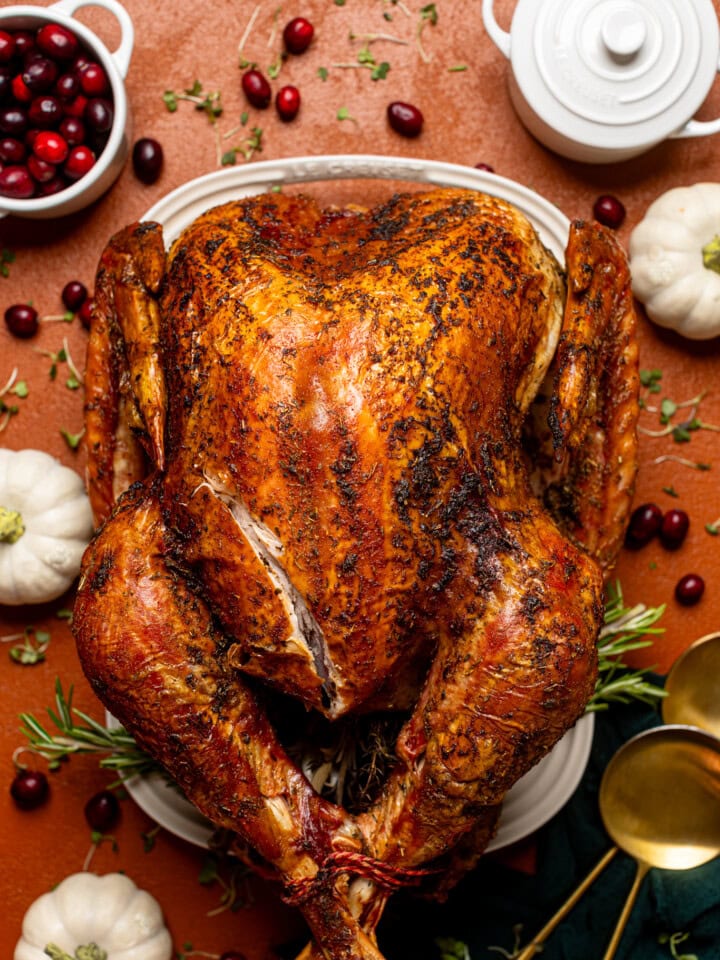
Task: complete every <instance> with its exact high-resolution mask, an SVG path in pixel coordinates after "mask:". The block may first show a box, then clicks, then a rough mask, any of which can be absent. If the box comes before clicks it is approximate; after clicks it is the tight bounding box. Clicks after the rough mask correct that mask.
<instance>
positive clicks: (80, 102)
mask: <svg viewBox="0 0 720 960" xmlns="http://www.w3.org/2000/svg"><path fill="white" fill-rule="evenodd" d="M87 105H88V98H87V97H86V96H85V94H84V93H79V94H78V95H77V96H76V97H73V99H72V100H70V101H68V103H65V104H64V105H63V110H64V111H65V116H67V117H78V119H79V118H81V117H82V116H83V114H84V113H85V107H87Z"/></svg>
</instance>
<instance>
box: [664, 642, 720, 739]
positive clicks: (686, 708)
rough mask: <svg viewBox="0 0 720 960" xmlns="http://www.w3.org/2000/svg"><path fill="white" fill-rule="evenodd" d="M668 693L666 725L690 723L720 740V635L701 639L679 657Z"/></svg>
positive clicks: (670, 680)
mask: <svg viewBox="0 0 720 960" xmlns="http://www.w3.org/2000/svg"><path fill="white" fill-rule="evenodd" d="M665 692H666V694H667V696H666V697H665V699H664V700H663V703H662V715H663V720H664V721H665V723H687V724H690V725H691V726H694V727H701V728H702V729H703V730H709V731H710V733H713V734H714V735H715V736H716V737H720V633H709V634H708V635H707V636H705V637H700V639H699V640H696V641H695V643H693V644H692V646H690V647H688V648H687V650H685V652H684V653H683V654H681V656H680V657H678V659H677V660H676V661H675V663H674V664H673V666H672V669H671V670H670V673H669V674H668V675H667V679H666V681H665Z"/></svg>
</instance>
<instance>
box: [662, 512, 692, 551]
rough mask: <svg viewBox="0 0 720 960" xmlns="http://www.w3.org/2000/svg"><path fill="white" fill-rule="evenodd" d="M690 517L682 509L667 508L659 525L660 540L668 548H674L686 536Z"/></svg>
mask: <svg viewBox="0 0 720 960" xmlns="http://www.w3.org/2000/svg"><path fill="white" fill-rule="evenodd" d="M689 526H690V518H689V517H688V515H687V514H686V513H685V511H684V510H668V511H667V513H666V514H665V516H664V517H663V519H662V526H661V527H660V542H661V543H662V545H663V546H664V547H667V548H668V550H676V549H677V548H678V547H679V546H680V544H681V543H682V542H683V540H684V539H685V537H686V536H687V532H688V528H689Z"/></svg>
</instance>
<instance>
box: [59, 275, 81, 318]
mask: <svg viewBox="0 0 720 960" xmlns="http://www.w3.org/2000/svg"><path fill="white" fill-rule="evenodd" d="M87 295H88V292H87V287H86V286H85V285H84V284H82V283H80V281H79V280H71V281H70V282H69V283H66V284H65V286H64V287H63V289H62V293H61V294H60V296H61V298H62V302H63V303H64V304H65V306H66V307H67V309H68V310H72V312H73V313H77V311H78V310H79V309H80V307H81V306H82V305H83V304H84V303H85V301H86V300H87Z"/></svg>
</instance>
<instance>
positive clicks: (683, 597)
mask: <svg viewBox="0 0 720 960" xmlns="http://www.w3.org/2000/svg"><path fill="white" fill-rule="evenodd" d="M704 592H705V581H704V580H703V578H702V577H701V576H700V575H699V574H698V573H686V574H685V576H684V577H680V579H679V580H678V582H677V583H676V584H675V599H676V600H677V602H678V603H681V604H682V605H683V606H684V607H692V606H694V604H696V603H698V601H699V600H700V598H701V597H702V595H703V593H704Z"/></svg>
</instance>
